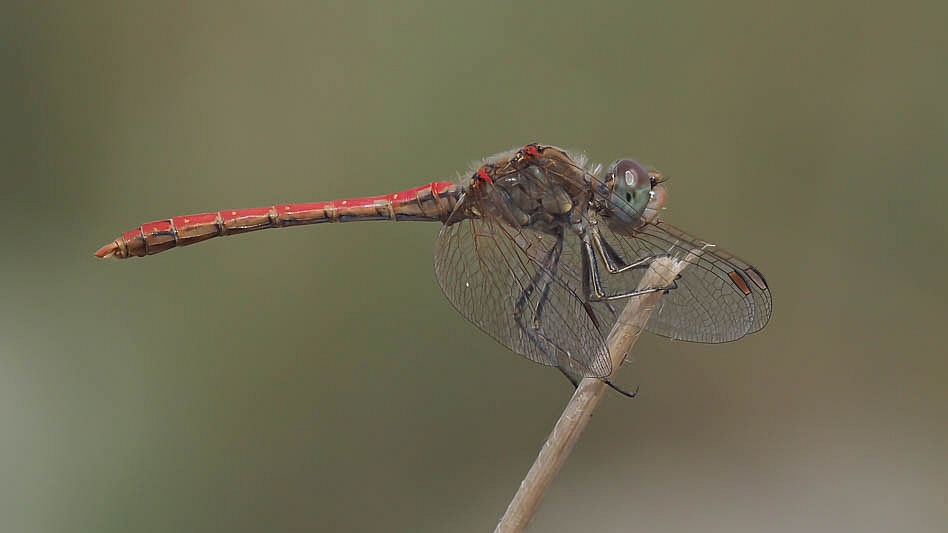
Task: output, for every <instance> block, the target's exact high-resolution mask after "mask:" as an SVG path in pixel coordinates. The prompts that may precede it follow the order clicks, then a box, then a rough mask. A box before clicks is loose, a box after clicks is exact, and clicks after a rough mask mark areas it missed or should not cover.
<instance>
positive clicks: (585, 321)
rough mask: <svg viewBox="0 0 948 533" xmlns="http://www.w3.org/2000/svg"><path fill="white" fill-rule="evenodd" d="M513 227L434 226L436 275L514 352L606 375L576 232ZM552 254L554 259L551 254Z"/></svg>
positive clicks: (477, 221) (486, 222) (483, 222)
mask: <svg viewBox="0 0 948 533" xmlns="http://www.w3.org/2000/svg"><path fill="white" fill-rule="evenodd" d="M557 240H558V237H557V236H556V235H551V234H549V233H541V232H538V231H533V230H529V229H520V228H515V227H512V226H510V225H507V224H504V223H502V222H500V221H499V219H497V218H492V217H487V218H466V219H463V220H460V221H457V222H454V223H451V224H447V225H445V226H443V227H442V228H441V233H440V234H439V235H438V239H437V242H436V244H435V275H436V276H437V278H438V283H440V285H441V289H442V290H443V291H444V294H445V296H447V297H448V300H450V301H451V303H452V304H453V305H454V307H455V308H456V309H457V310H458V311H459V312H460V313H461V314H462V315H464V316H465V317H467V319H468V320H470V321H471V322H473V323H474V324H476V325H477V327H479V328H480V329H482V330H483V331H485V332H486V333H488V334H489V335H490V336H491V337H493V338H494V339H496V340H497V341H499V342H500V343H501V344H503V345H505V346H507V347H508V348H510V349H511V350H513V351H514V352H516V353H518V354H520V355H522V356H524V357H526V358H528V359H530V360H532V361H536V362H538V363H541V364H544V365H549V366H557V367H559V368H561V369H562V370H563V371H564V372H565V373H566V374H567V375H570V376H571V377H573V378H577V377H605V376H608V375H609V374H610V372H611V370H612V368H611V362H610V358H609V356H608V352H607V349H606V347H605V343H604V338H603V333H602V332H601V330H600V327H605V328H607V329H606V331H608V328H609V327H610V326H611V322H608V323H606V322H604V321H605V320H608V317H605V316H603V317H599V316H597V315H596V313H597V312H601V311H597V310H594V309H593V307H591V306H589V305H588V304H585V303H584V301H583V298H582V296H581V295H582V277H581V275H582V258H581V256H580V255H579V253H578V251H579V249H578V246H577V244H576V243H577V241H578V239H577V238H576V236H575V235H564V237H563V244H562V249H559V245H558V244H557ZM557 256H558V257H557Z"/></svg>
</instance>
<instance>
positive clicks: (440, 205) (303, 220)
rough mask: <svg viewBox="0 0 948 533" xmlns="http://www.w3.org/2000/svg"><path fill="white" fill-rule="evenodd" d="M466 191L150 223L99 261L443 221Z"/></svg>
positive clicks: (434, 189)
mask: <svg viewBox="0 0 948 533" xmlns="http://www.w3.org/2000/svg"><path fill="white" fill-rule="evenodd" d="M461 192H462V191H461V187H460V186H459V185H457V184H455V183H448V182H435V183H430V184H428V185H424V186H421V187H416V188H414V189H409V190H407V191H401V192H397V193H392V194H386V195H382V196H367V197H363V198H354V199H348V200H334V201H329V202H312V203H303V204H277V205H273V206H270V207H254V208H250V209H233V210H225V211H218V212H216V213H200V214H195V215H184V216H179V217H172V218H169V219H166V220H158V221H154V222H147V223H145V224H142V225H141V226H140V227H138V228H136V229H133V230H130V231H126V232H125V233H123V234H122V235H121V236H119V238H117V239H115V240H114V241H112V242H111V243H110V244H107V245H105V246H103V247H102V248H100V249H99V250H98V251H97V252H96V253H95V255H96V256H97V257H102V258H105V257H114V258H116V259H125V258H128V257H144V256H147V255H154V254H157V253H160V252H163V251H165V250H170V249H171V248H176V247H179V246H187V245H189V244H194V243H197V242H201V241H206V240H207V239H212V238H214V237H220V236H224V235H234V234H238V233H247V232H250V231H257V230H262V229H269V228H282V227H287V226H302V225H307V224H319V223H322V222H355V221H361V220H405V221H429V222H444V221H445V220H447V218H448V215H450V214H451V212H452V211H453V209H454V206H455V205H456V204H457V200H458V197H459V196H460V194H461Z"/></svg>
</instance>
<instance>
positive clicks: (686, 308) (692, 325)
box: [600, 221, 771, 343]
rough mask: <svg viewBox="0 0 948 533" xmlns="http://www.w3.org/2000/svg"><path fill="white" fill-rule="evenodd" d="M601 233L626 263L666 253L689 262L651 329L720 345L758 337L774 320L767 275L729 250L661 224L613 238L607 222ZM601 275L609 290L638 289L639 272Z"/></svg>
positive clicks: (651, 322) (653, 318)
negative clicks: (771, 317)
mask: <svg viewBox="0 0 948 533" xmlns="http://www.w3.org/2000/svg"><path fill="white" fill-rule="evenodd" d="M600 230H601V233H602V236H603V237H604V239H605V240H606V241H607V242H608V243H609V245H611V246H612V247H613V248H614V249H615V251H616V252H618V254H619V256H620V257H621V258H622V259H623V260H624V261H625V262H626V263H632V262H633V261H635V260H636V259H640V258H643V257H647V256H650V255H666V254H667V255H671V256H672V257H675V258H679V259H682V260H685V261H687V262H688V263H689V265H688V266H687V267H686V268H685V269H684V271H682V273H681V278H680V279H678V280H677V282H676V283H677V285H678V287H677V288H675V289H672V290H669V291H668V293H667V294H665V295H664V296H662V298H661V300H659V308H658V309H657V310H656V311H654V312H653V313H652V316H651V318H650V319H649V321H648V324H646V327H645V329H646V330H647V331H650V332H652V333H655V334H657V335H661V336H663V337H668V338H671V339H678V340H686V341H693V342H704V343H719V342H729V341H733V340H737V339H739V338H741V337H743V336H744V335H747V334H749V333H754V332H756V331H758V330H760V329H761V328H763V327H764V325H766V324H767V321H768V320H769V319H770V313H771V295H770V289H769V287H768V286H767V282H766V281H765V280H764V277H763V275H762V274H761V273H760V271H758V270H757V269H756V268H754V267H753V266H752V265H750V264H748V263H747V262H746V261H744V260H743V259H740V258H739V257H736V256H734V255H733V254H731V253H730V252H728V251H726V250H724V249H721V248H718V247H717V246H714V245H712V244H710V243H707V242H705V241H703V240H702V239H700V238H698V237H696V236H694V235H691V234H689V233H687V232H685V231H683V230H681V229H679V228H677V227H675V226H673V225H671V224H667V223H665V222H661V221H659V222H655V223H651V224H647V225H645V226H644V227H642V228H640V229H639V230H637V232H636V234H635V236H634V237H626V236H622V235H618V234H615V233H613V232H612V231H611V230H609V229H608V225H607V224H601V225H600ZM601 271H602V272H603V274H602V276H603V283H604V284H605V285H606V287H607V290H611V291H628V290H632V289H634V288H635V286H636V284H637V283H638V279H639V278H640V277H641V275H642V273H641V271H637V270H633V271H628V272H622V273H619V274H609V273H608V271H605V270H604V269H601ZM627 274H631V275H627Z"/></svg>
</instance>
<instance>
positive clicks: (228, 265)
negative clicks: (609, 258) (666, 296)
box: [0, 1, 948, 532]
mask: <svg viewBox="0 0 948 533" xmlns="http://www.w3.org/2000/svg"><path fill="white" fill-rule="evenodd" d="M941 6H943V3H939V2H931V3H929V4H928V5H925V4H922V3H912V2H902V3H899V4H890V3H881V2H879V3H877V2H870V3H866V2H849V3H837V4H827V3H824V2H802V3H801V2H797V3H793V4H788V5H770V6H768V5H761V4H760V3H757V2H728V3H720V2H718V3H703V2H681V3H661V2H641V3H635V4H630V3H627V2H611V3H607V4H593V5H590V4H588V3H584V2H575V1H571V2H552V3H518V4H516V5H508V4H501V3H496V4H494V3H489V2H468V3H456V4H454V5H450V6H449V5H444V4H440V3H428V2H417V1H409V2H401V3H399V4H398V5H397V6H395V5H392V4H389V3H355V2H334V3H306V2H303V3H300V4H298V5H293V4H282V3H281V4H267V5H263V4H262V3H261V4H259V5H258V4H257V3H249V2H248V3H236V2H220V3H216V4H212V3H205V2H200V3H174V4H171V3H163V2H146V3H137V2H136V3H126V2H114V3H106V2H83V3H71V2H61V3H51V2H36V3H22V4H19V5H17V4H10V3H5V4H4V6H3V8H2V11H0V28H2V34H0V35H2V39H3V54H2V59H0V61H2V64H0V75H2V79H3V82H4V83H3V84H2V88H0V91H3V104H2V109H3V120H2V123H0V132H2V133H0V134H2V143H0V153H2V164H3V167H2V175H3V180H4V186H3V189H2V194H0V208H2V212H3V214H4V219H5V220H4V222H3V223H2V224H0V238H2V245H3V247H2V249H3V252H2V253H0V279H2V282H0V283H2V285H0V516H2V521H3V523H4V526H3V528H2V529H3V530H4V531H24V532H33V531H50V532H52V531H60V532H64V531H70V532H71V531H77V532H78V531H90V532H91V531H96V532H104V531H142V532H152V531H153V532H165V531H208V530H222V531H223V530H226V531H281V530H311V531H418V532H455V531H456V532H462V531H464V532H466V531H489V530H491V529H492V528H493V526H494V525H495V523H496V520H497V519H498V517H499V516H500V515H501V513H502V512H503V510H504V508H505V506H506V504H507V502H508V500H509V498H510V497H511V496H512V494H513V492H514V491H515V489H516V488H517V485H518V484H519V482H520V479H521V477H522V475H523V474H524V473H525V472H526V470H527V468H528V466H529V465H530V463H531V461H532V460H533V458H534V456H535V454H536V452H537V450H538V448H539V445H540V443H541V442H542V441H543V439H544V438H545V437H546V435H547V432H548V431H549V430H550V428H551V427H552V424H553V421H554V420H555V419H556V417H557V415H558V414H559V411H560V409H561V408H562V407H563V405H564V404H565V403H566V401H567V399H568V398H569V395H570V393H571V391H572V389H571V387H570V386H569V384H568V383H567V382H566V380H564V379H563V378H562V377H561V376H560V375H559V374H558V373H557V372H556V371H554V370H552V369H547V368H543V367H540V366H537V365H534V364H531V363H529V362H528V361H526V360H524V359H521V358H518V357H516V356H515V355H513V354H511V353H510V352H508V351H506V349H504V348H503V347H501V346H500V345H498V344H496V343H494V342H493V341H492V340H490V339H489V338H488V337H487V336H486V335H484V334H482V333H480V332H479V331H478V330H476V328H474V327H473V326H472V325H470V324H469V323H467V322H466V321H465V320H464V319H463V318H462V317H461V316H460V315H458V314H457V313H456V312H454V311H453V310H452V309H451V307H450V305H449V304H448V303H447V301H446V300H445V299H444V298H443V297H442V296H441V293H440V290H439V288H438V286H437V283H436V282H435V280H434V276H433V273H432V267H431V263H432V242H433V239H434V237H435V235H436V233H437V230H438V227H437V225H434V224H408V223H405V224H391V223H375V224H350V225H336V226H318V227H310V228H305V229H291V230H283V231H271V232H263V233H256V234H252V235H245V236H238V237H230V238H227V239H218V240H215V241H212V242H209V243H206V244H203V245H201V246H197V247H193V248H188V249H184V250H175V251H172V252H169V253H167V254H163V255H160V256H156V257H153V258H149V259H146V260H141V259H138V260H132V261H127V262H117V261H113V262H102V261H98V260H96V259H94V258H93V257H92V252H93V251H94V250H95V249H97V248H98V247H99V246H101V245H103V244H105V243H107V242H109V241H111V240H112V239H113V238H115V237H116V236H117V235H118V234H119V233H120V232H122V231H124V230H126V229H129V228H132V227H134V226H136V225H137V224H139V223H141V222H145V221H149V220H155V219H161V218H166V217H169V216H172V215H180V214H187V213H194V212H203V211H208V210H217V209H222V208H233V207H251V206H257V205H270V204H273V203H277V202H288V201H297V202H300V201H311V200H327V199H333V198H340V197H342V198H345V197H353V196H360V195H365V194H382V193H387V192H392V191H395V190H401V189H404V188H408V187H412V186H415V185H420V184H423V183H427V182H429V181H432V180H435V179H448V180H453V179H456V178H457V177H458V176H459V173H463V172H466V171H467V170H468V168H469V164H470V162H471V161H474V160H476V159H479V158H480V157H482V156H485V155H489V154H492V153H495V152H498V151H501V150H506V149H509V148H513V147H516V146H519V145H522V144H524V143H527V142H530V141H541V142H545V143H551V144H556V145H560V146H564V147H568V148H573V149H580V150H585V151H587V153H588V154H589V155H590V156H591V157H592V158H593V159H594V160H599V161H603V162H606V163H608V162H610V161H612V160H614V159H617V158H620V157H635V158H637V159H639V160H641V161H643V162H645V163H646V164H649V165H653V166H655V167H657V168H659V169H661V170H662V171H664V173H665V174H666V175H668V176H670V177H671V182H670V183H669V184H668V185H669V189H670V198H669V203H668V210H667V211H666V214H665V218H666V219H668V220H670V221H672V222H674V223H676V224H678V225H680V226H683V227H685V228H687V229H689V230H691V231H693V232H695V233H698V234H700V235H701V236H703V237H705V238H707V239H709V240H711V241H712V242H716V243H718V244H721V245H723V246H725V247H726V248H728V249H730V250H732V251H734V252H735V253H737V254H740V255H743V256H745V257H747V258H749V259H750V260H751V261H753V262H754V263H755V264H756V265H757V266H758V267H759V268H760V269H761V270H762V271H763V272H764V273H765V274H766V276H767V279H768V281H769V282H770V283H771V285H772V287H773V292H774V301H775V311H774V316H773V319H772V321H771V323H770V325H769V326H768V327H767V329H765V330H764V331H763V332H762V333H761V334H758V335H754V336H752V337H749V338H747V339H745V340H743V341H741V342H738V343H732V344H728V345H718V346H707V345H695V344H688V343H676V342H670V341H667V340H664V339H660V338H657V337H652V336H646V337H644V338H643V339H642V340H641V341H640V342H639V344H638V345H637V347H636V354H635V358H636V361H635V363H634V364H630V365H627V366H626V367H625V368H624V370H623V373H622V374H620V380H619V381H620V382H621V383H622V384H624V385H625V386H627V387H634V386H635V385H640V386H641V396H640V398H638V399H636V400H627V399H625V398H622V397H620V396H619V395H617V394H611V395H610V396H609V397H607V398H606V400H605V401H604V403H603V405H602V406H601V407H600V409H599V411H598V412H597V415H596V416H595V418H594V419H593V421H592V423H591V424H590V426H589V428H588V430H587V432H586V434H585V435H584V437H583V439H582V440H581V441H580V443H579V445H578V446H577V448H576V449H575V451H574V453H573V455H572V457H571V458H570V460H569V462H568V463H567V465H566V467H565V468H564V470H563V472H562V473H561V475H560V477H559V479H558V480H557V481H556V483H555V485H554V488H553V490H552V492H551V494H550V495H549V496H548V498H547V499H546V501H545V503H544V505H543V507H542V509H541V510H540V513H539V515H537V517H536V518H535V520H534V523H533V528H532V530H533V531H639V530H641V531H656V530H657V531H695V530H700V531H705V532H709V531H710V532H715V531H722V532H724V531H729V532H730V531H777V532H783V531H786V532H791V531H792V532H798V531H857V530H858V531H896V530H898V531H933V532H934V531H945V530H946V529H948V511H946V508H945V501H946V498H948V456H946V449H948V429H946V419H948V387H946V384H945V381H946V378H948V361H946V357H945V339H946V332H945V322H946V316H948V304H946V296H948V291H946V281H945V262H946V258H948V257H946V256H948V237H946V225H948V216H946V214H945V210H944V209H943V203H944V202H945V200H946V199H948V185H946V175H948V156H946V147H948V100H946V90H948V69H946V66H945V65H946V64H945V60H946V56H948V43H946V41H948V39H946V32H945V27H944V23H945V20H946V16H948V9H946V8H944V7H941Z"/></svg>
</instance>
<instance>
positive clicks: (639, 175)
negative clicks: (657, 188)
mask: <svg viewBox="0 0 948 533" xmlns="http://www.w3.org/2000/svg"><path fill="white" fill-rule="evenodd" d="M613 168H614V170H613V174H614V175H615V178H616V180H617V183H618V184H619V185H620V186H622V187H623V188H626V189H632V190H639V189H641V188H643V187H649V188H651V181H652V180H651V178H650V177H649V175H648V171H647V170H645V168H644V167H643V166H642V165H640V164H638V162H636V161H633V160H632V159H620V160H619V161H616V164H615V166H614V167H613Z"/></svg>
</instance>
